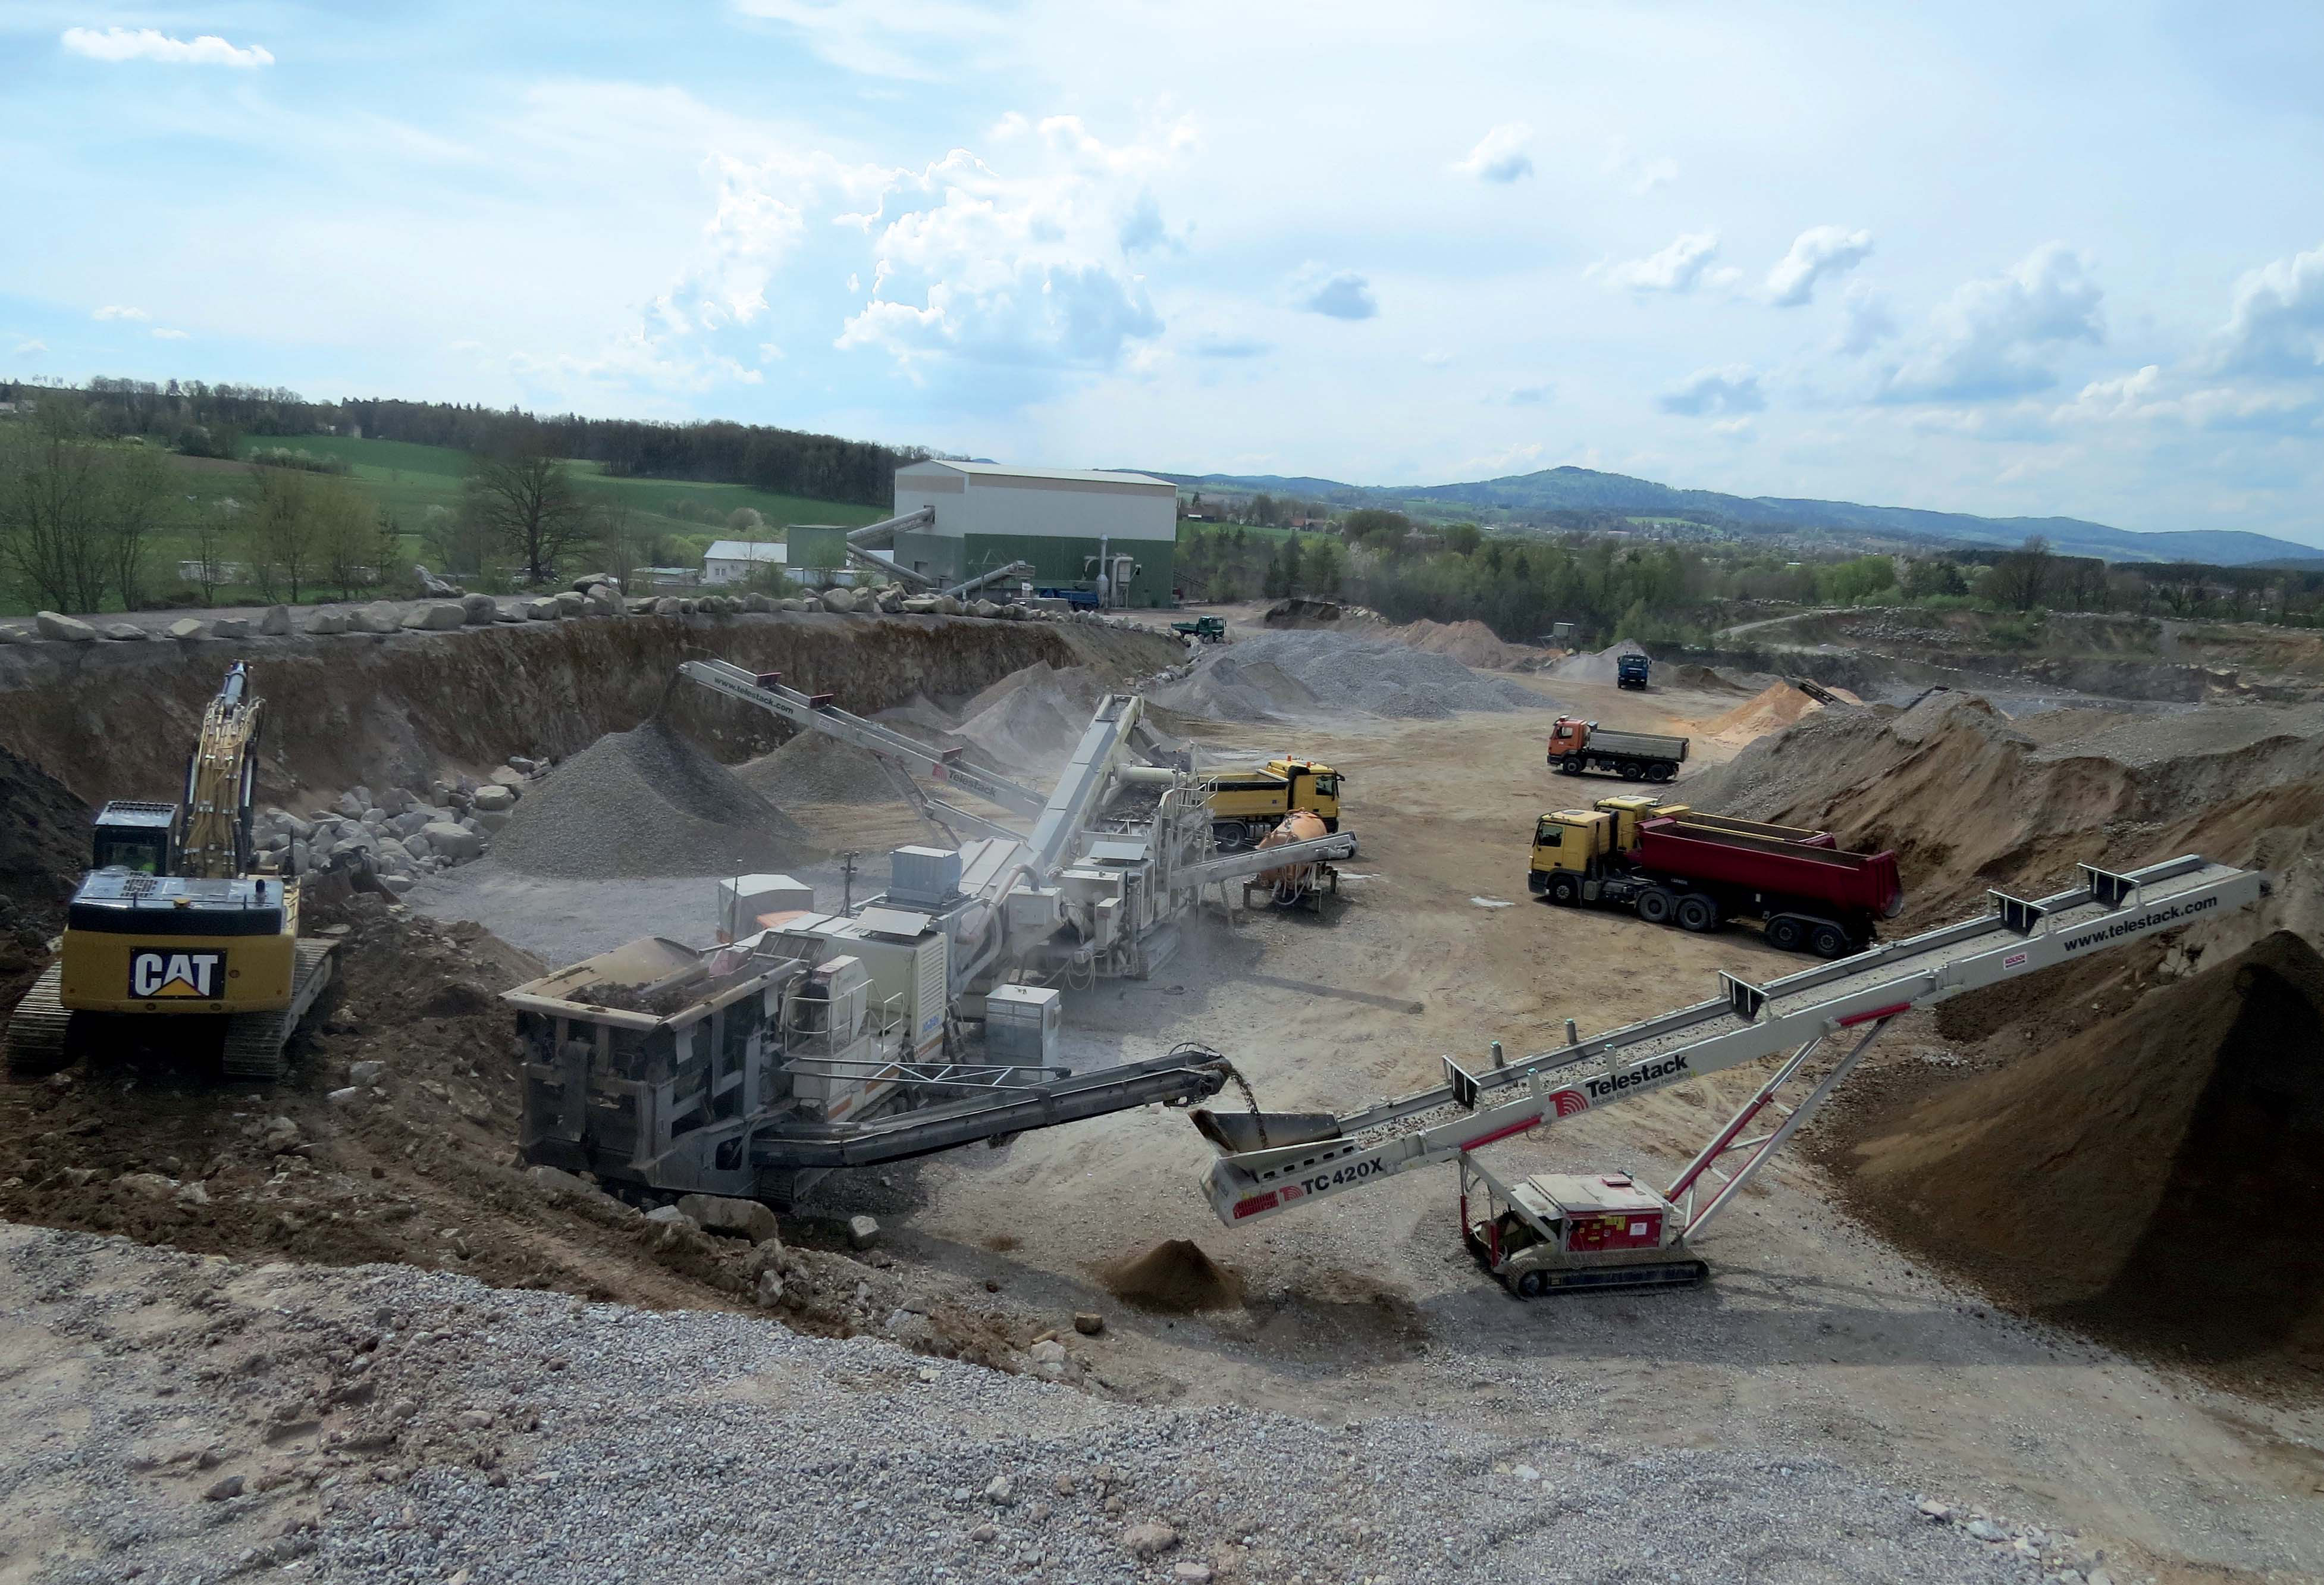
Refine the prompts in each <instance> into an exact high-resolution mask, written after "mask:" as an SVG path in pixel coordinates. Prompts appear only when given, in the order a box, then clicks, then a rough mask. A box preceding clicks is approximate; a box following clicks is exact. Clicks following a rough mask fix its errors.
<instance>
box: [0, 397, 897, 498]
mask: <svg viewBox="0 0 2324 1585" xmlns="http://www.w3.org/2000/svg"><path fill="white" fill-rule="evenodd" d="M17 389H18V388H17V387H14V386H13V385H7V384H5V383H0V400H5V399H7V398H9V397H11V396H13V395H14V394H17ZM37 389H38V388H37V387H25V388H24V390H25V391H26V392H27V393H32V392H36V391H37ZM86 394H87V395H88V401H89V404H90V411H91V416H92V418H94V419H95V420H97V422H99V424H100V426H101V427H110V428H111V429H113V430H115V431H117V432H124V433H130V434H147V435H151V434H160V435H169V436H175V435H178V434H180V432H181V431H193V430H200V431H206V432H205V433H204V435H203V436H202V437H201V438H200V440H199V442H198V449H199V450H203V451H205V452H207V453H208V454H209V455H214V456H228V457H230V456H233V455H234V454H235V448H234V444H233V440H234V438H235V437H236V436H247V435H283V436H292V435H313V434H321V433H333V434H342V435H360V436H362V437H364V438H365V439H368V440H408V441H410V442H412V443H413V444H416V445H422V446H450V447H454V448H456V449H457V450H462V451H491V450H496V449H499V448H502V447H503V446H506V445H508V444H510V443H512V442H513V441H516V440H520V439H522V440H525V442H526V443H528V444H535V443H537V444H539V445H541V446H543V447H545V448H546V449H547V450H549V453H550V454H551V455H553V456H558V457H569V458H573V459H576V460H579V461H584V462H596V463H602V464H604V468H605V471H606V472H607V473H609V474H611V475H613V476H614V477H626V478H683V479H699V480H702V481H704V482H705V483H710V484H735V485H747V486H749V487H751V488H752V489H758V490H766V491H769V492H770V493H772V494H775V495H779V496H807V497H809V498H811V499H814V500H818V501H846V502H851V503H854V504H856V505H865V506H885V505H888V504H889V503H890V501H891V500H893V499H894V498H895V483H896V480H895V475H896V469H897V468H899V467H900V466H902V465H903V464H905V463H907V462H917V461H918V460H919V459H921V458H923V457H925V456H927V452H926V451H923V450H917V449H910V448H899V447H894V446H882V445H879V444H876V443H874V442H871V441H869V440H842V439H840V438H839V437H837V436H835V435H815V434H807V433H806V432H804V431H798V430H784V429H776V428H774V427H772V426H770V425H767V424H745V423H730V422H724V421H703V422H687V423H652V422H644V421H641V420H637V419H607V418H582V417H580V416H578V415H577V414H574V413H562V414H551V415H549V416H546V417H543V416H538V415H535V414H532V413H528V412H518V411H516V410H514V409H511V408H496V407H484V406H477V405H471V404H466V403H450V402H399V401H392V400H387V399H383V398H372V397H355V398H349V399H346V400H343V401H337V402H310V401H309V400H307V399H306V398H304V397H302V396H300V394H298V393H296V392H294V391H285V390H280V389H269V388H266V387H263V386H256V385H208V384H206V383H204V382H202V381H199V380H189V381H183V382H180V381H177V380H172V381H171V382H169V383H168V384H167V385H156V384H154V383H153V382H152V381H150V380H115V379H96V380H91V381H90V382H89V383H88V387H87V393H86Z"/></svg>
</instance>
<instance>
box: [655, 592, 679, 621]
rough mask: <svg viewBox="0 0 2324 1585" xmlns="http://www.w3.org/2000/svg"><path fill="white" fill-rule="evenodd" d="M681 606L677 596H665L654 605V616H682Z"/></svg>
mask: <svg viewBox="0 0 2324 1585" xmlns="http://www.w3.org/2000/svg"><path fill="white" fill-rule="evenodd" d="M681 604H682V602H681V601H680V600H679V599H678V597H677V596H676V595H664V596H662V597H661V598H659V599H658V600H656V601H655V602H654V603H653V614H654V615H655V616H678V615H679V614H680V607H681Z"/></svg>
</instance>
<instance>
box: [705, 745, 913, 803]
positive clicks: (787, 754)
mask: <svg viewBox="0 0 2324 1585" xmlns="http://www.w3.org/2000/svg"><path fill="white" fill-rule="evenodd" d="M734 777H735V779H736V780H737V781H739V782H741V783H742V785H744V786H745V787H748V788H749V789H750V790H751V791H752V792H756V793H757V794H758V795H759V796H760V797H761V798H764V799H765V800H767V802H770V803H772V804H775V805H777V806H779V807H782V808H793V807H796V806H798V805H800V804H807V803H881V802H889V801H891V800H893V799H894V798H895V797H896V796H897V793H896V783H895V782H894V781H893V779H891V778H890V775H889V774H888V773H887V771H885V770H884V769H882V768H881V764H880V758H879V756H878V755H875V754H873V753H872V752H871V750H870V749H867V748H858V747H856V746H854V745H853V744H852V743H843V742H841V741H840V740H839V739H838V738H836V737H832V736H830V735H829V734H828V733H824V732H801V733H800V734H799V735H798V737H794V738H792V739H791V740H790V741H789V742H788V743H786V744H784V745H783V746H781V747H780V748H778V749H776V750H775V751H774V753H772V754H765V755H760V756H759V757H758V758H757V759H754V760H750V761H747V762H745V763H744V764H742V765H736V766H735V767H734Z"/></svg>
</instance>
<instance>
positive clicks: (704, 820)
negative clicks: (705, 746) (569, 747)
mask: <svg viewBox="0 0 2324 1585" xmlns="http://www.w3.org/2000/svg"><path fill="white" fill-rule="evenodd" d="M493 857H495V858H497V859H498V860H499V861H500V862H501V863H502V864H503V865H505V866H506V867H509V868H511V869H515V870H521V871H523V872H525V873H528V874H531V875H543V876H561V877H563V878H565V879H568V880H595V879H610V878H614V877H619V876H659V875H740V874H745V873H749V872H752V871H766V870H788V869H792V868H795V867H805V866H807V865H809V864H812V863H814V862H816V860H817V859H819V858H821V857H824V853H823V850H822V849H821V848H818V847H816V842H815V839H814V838H813V837H812V836H810V835H809V834H808V833H807V830H806V829H805V828H804V827H802V826H800V825H799V824H798V821H796V820H792V819H791V818H790V817H789V816H788V815H786V814H784V813H783V812H782V811H780V810H779V809H777V808H776V807H775V806H774V805H773V804H771V803H769V802H767V801H766V799H764V798H762V797H761V796H760V795H759V794H758V793H756V792H752V790H751V789H750V787H748V786H747V785H745V784H744V783H742V781H741V780H739V779H738V778H737V777H736V776H735V774H734V773H733V772H732V771H730V770H728V769H727V768H726V767H725V766H724V765H720V764H719V763H718V762H717V761H715V760H714V759H712V758H711V757H710V756H709V755H707V754H705V753H704V752H703V751H702V750H701V749H700V748H698V747H696V746H695V745H694V744H693V743H691V742H689V741H688V740H687V738H686V737H683V736H681V735H680V734H678V732H676V731H674V730H672V729H671V728H669V727H668V726H666V725H664V724H663V723H662V722H660V721H659V720H651V721H648V722H646V723H645V724H644V725H642V726H641V727H639V728H636V729H635V730H634V731H629V732H611V733H608V734H606V735H605V736H604V737H600V738H599V739H597V741H596V742H595V743H593V744H591V745H590V746H588V747H586V748H585V749H583V750H582V751H581V752H580V753H578V754H576V755H574V756H573V757H572V758H570V759H568V760H567V761H566V762H565V763H564V764H563V765H558V767H557V769H556V770H555V771H554V772H553V773H552V774H550V775H549V776H548V777H547V778H546V779H545V780H543V781H542V782H540V783H539V784H537V785H536V786H535V787H534V788H533V789H532V790H531V791H530V792H529V793H527V794H526V796H525V797H524V798H523V799H522V800H521V801H520V802H518V804H517V806H516V809H515V811H513V812H512V814H511V815H510V816H509V822H508V824H507V825H506V826H505V827H504V828H503V830H502V831H501V834H500V839H499V840H498V841H496V842H495V843H494V844H493Z"/></svg>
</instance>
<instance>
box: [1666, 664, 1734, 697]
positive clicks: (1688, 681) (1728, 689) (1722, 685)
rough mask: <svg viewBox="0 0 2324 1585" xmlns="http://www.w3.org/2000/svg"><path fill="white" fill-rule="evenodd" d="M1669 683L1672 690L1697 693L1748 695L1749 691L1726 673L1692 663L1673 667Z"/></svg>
mask: <svg viewBox="0 0 2324 1585" xmlns="http://www.w3.org/2000/svg"><path fill="white" fill-rule="evenodd" d="M1670 681H1671V686H1672V687H1674V688H1692V689H1693V690H1694V691H1696V692H1697V693H1748V692H1750V691H1751V689H1750V687H1749V686H1748V684H1746V683H1742V682H1738V681H1736V680H1735V679H1734V678H1732V677H1729V675H1727V673H1726V672H1720V671H1714V670H1713V669H1712V668H1711V667H1709V666H1700V665H1697V664H1695V663H1693V662H1692V661H1689V662H1687V663H1685V664H1683V665H1678V666H1673V667H1672V668H1671V669H1670Z"/></svg>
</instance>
